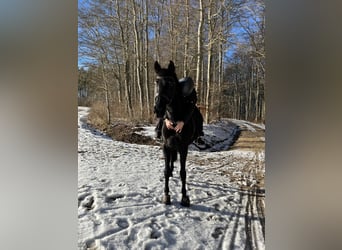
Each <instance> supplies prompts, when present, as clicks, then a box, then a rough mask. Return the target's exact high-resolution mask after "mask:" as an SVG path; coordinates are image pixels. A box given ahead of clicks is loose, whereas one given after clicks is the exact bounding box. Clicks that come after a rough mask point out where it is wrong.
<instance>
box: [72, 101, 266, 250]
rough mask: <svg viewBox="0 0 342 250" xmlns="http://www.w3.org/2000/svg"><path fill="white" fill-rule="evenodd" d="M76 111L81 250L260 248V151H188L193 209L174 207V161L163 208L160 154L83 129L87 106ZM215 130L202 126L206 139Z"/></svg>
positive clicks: (262, 232) (176, 189)
mask: <svg viewBox="0 0 342 250" xmlns="http://www.w3.org/2000/svg"><path fill="white" fill-rule="evenodd" d="M78 110H79V112H78V119H79V121H78V127H79V128H78V155H79V157H78V159H79V160H78V161H79V163H78V165H79V167H78V220H79V229H78V248H79V249H264V248H265V218H264V207H265V204H264V196H265V192H264V188H263V178H264V174H265V166H264V152H254V151H247V150H230V151H216V152H207V151H206V152H204V151H198V150H197V151H196V150H195V149H192V150H190V151H189V155H188V160H187V168H186V170H187V190H188V195H189V196H190V202H191V206H190V207H189V208H185V207H182V206H180V204H179V201H180V199H181V192H180V191H181V180H180V177H179V161H177V162H176V164H175V170H174V175H173V176H174V177H173V178H170V195H171V202H172V204H171V205H169V206H167V205H164V204H161V198H162V196H163V188H164V176H163V169H164V166H163V164H164V161H163V158H162V151H161V148H160V147H159V146H147V145H137V144H128V143H124V142H120V141H114V140H112V139H111V138H109V137H106V136H104V135H102V134H101V133H97V132H95V131H94V130H92V129H90V128H89V127H88V126H87V125H86V123H85V122H86V116H87V113H88V111H89V109H88V108H84V107H79V108H78ZM240 122H241V121H240ZM225 124H226V123H222V126H223V125H225ZM252 125H253V124H249V126H252ZM217 126H219V125H217ZM223 129H224V128H223ZM146 131H147V132H146V133H150V135H151V136H152V135H153V133H152V132H153V127H147V128H146ZM213 131H215V129H214V128H213V127H210V125H208V126H206V127H205V129H204V133H205V134H206V135H207V137H206V140H210V135H212V137H215V136H214V134H211V133H213ZM228 139H229V138H227V140H228ZM227 140H224V141H227ZM221 143H222V140H221Z"/></svg>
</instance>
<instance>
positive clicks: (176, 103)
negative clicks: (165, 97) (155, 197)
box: [166, 91, 181, 122]
mask: <svg viewBox="0 0 342 250" xmlns="http://www.w3.org/2000/svg"><path fill="white" fill-rule="evenodd" d="M166 110H167V111H168V112H169V115H168V116H169V117H168V118H169V119H173V120H174V122H176V121H177V120H179V119H181V99H180V96H179V93H178V92H177V91H176V93H175V95H174V97H173V98H172V101H171V102H170V103H169V104H167V106H166Z"/></svg>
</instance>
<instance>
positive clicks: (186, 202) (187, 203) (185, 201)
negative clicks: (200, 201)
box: [180, 196, 190, 207]
mask: <svg viewBox="0 0 342 250" xmlns="http://www.w3.org/2000/svg"><path fill="white" fill-rule="evenodd" d="M180 204H181V205H182V206H183V207H190V199H189V196H183V197H182V200H181V203H180Z"/></svg>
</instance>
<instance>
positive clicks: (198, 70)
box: [196, 0, 204, 93]
mask: <svg viewBox="0 0 342 250" xmlns="http://www.w3.org/2000/svg"><path fill="white" fill-rule="evenodd" d="M199 4H200V9H199V22H198V28H197V64H196V83H197V85H196V91H197V92H198V93H200V89H201V85H202V83H201V79H200V77H201V73H202V67H201V66H202V61H203V59H202V58H203V55H202V46H203V22H204V8H203V0H199Z"/></svg>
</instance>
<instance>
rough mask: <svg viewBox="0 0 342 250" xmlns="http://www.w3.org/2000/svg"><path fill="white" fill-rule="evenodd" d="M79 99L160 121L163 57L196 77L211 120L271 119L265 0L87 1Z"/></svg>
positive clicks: (110, 117) (100, 115)
mask: <svg viewBox="0 0 342 250" xmlns="http://www.w3.org/2000/svg"><path fill="white" fill-rule="evenodd" d="M78 55H79V59H78V105H80V106H89V107H92V113H93V117H94V116H96V117H97V119H98V120H99V121H98V122H99V123H101V122H102V123H105V124H111V123H112V122H113V121H115V120H126V121H135V122H138V121H143V122H153V121H154V119H155V116H154V114H153V105H154V97H155V73H154V69H153V64H154V62H155V61H156V60H158V61H159V62H160V63H161V65H162V66H164V67H165V66H167V64H168V63H169V61H170V60H172V61H173V62H174V63H175V66H176V72H177V76H178V78H179V79H180V78H182V77H185V76H190V77H192V78H193V80H194V81H195V87H196V90H197V93H198V102H197V105H198V107H199V108H200V111H201V113H202V115H203V117H204V121H205V122H206V123H210V122H212V121H215V120H219V119H221V118H234V119H242V120H249V121H254V122H265V61H266V60H265V59H266V55H265V2H264V1H263V0H127V1H122V0H79V2H78Z"/></svg>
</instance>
